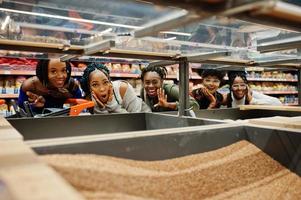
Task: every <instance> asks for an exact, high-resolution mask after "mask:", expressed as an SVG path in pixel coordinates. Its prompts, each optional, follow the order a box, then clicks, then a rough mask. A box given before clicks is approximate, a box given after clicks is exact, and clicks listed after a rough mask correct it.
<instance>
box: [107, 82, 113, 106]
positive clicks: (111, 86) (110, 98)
mask: <svg viewBox="0 0 301 200" xmlns="http://www.w3.org/2000/svg"><path fill="white" fill-rule="evenodd" d="M113 96H114V91H113V85H112V84H110V89H109V99H108V102H111V101H112V99H113Z"/></svg>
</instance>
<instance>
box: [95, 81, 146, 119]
mask: <svg viewBox="0 0 301 200" xmlns="http://www.w3.org/2000/svg"><path fill="white" fill-rule="evenodd" d="M122 82H124V83H127V84H128V87H127V90H126V92H125V94H124V96H123V98H122V97H121V95H120V85H121V83H122ZM112 84H113V91H114V96H113V98H112V101H110V102H108V103H107V104H106V105H105V107H104V108H100V107H99V105H98V104H97V102H96V100H95V99H94V98H93V96H92V101H94V103H95V106H94V113H102V114H104V113H128V112H129V113H134V112H151V110H150V108H149V107H148V106H147V105H146V104H145V103H144V102H143V101H142V99H141V98H139V97H137V95H136V93H135V90H134V88H133V87H132V85H131V84H129V83H128V82H125V81H112Z"/></svg>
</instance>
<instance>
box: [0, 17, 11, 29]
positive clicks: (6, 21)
mask: <svg viewBox="0 0 301 200" xmlns="http://www.w3.org/2000/svg"><path fill="white" fill-rule="evenodd" d="M9 19H10V16H9V15H7V16H6V18H5V20H4V22H3V23H2V25H1V30H2V31H3V30H4V29H5V28H6V26H7V25H8V22H9Z"/></svg>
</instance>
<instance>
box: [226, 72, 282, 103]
mask: <svg viewBox="0 0 301 200" xmlns="http://www.w3.org/2000/svg"><path fill="white" fill-rule="evenodd" d="M228 77H229V86H230V92H229V93H228V94H227V96H226V98H225V99H226V101H225V104H226V105H227V107H228V108H236V107H238V106H239V105H248V104H251V105H276V106H277V105H281V102H280V100H279V99H277V98H275V97H271V96H268V95H265V94H261V93H259V92H256V91H252V90H251V89H250V88H249V86H248V81H247V77H246V73H245V72H240V71H238V72H236V71H232V72H228Z"/></svg>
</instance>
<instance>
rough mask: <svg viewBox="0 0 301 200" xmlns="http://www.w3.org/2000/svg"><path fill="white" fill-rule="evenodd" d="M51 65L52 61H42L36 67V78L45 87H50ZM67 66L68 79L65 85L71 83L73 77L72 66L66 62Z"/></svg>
mask: <svg viewBox="0 0 301 200" xmlns="http://www.w3.org/2000/svg"><path fill="white" fill-rule="evenodd" d="M49 63H50V59H42V60H39V61H38V64H37V67H36V76H37V77H38V79H39V80H40V81H41V83H42V84H43V86H45V87H48V85H49V79H48V66H49ZM65 64H66V70H67V79H66V81H65V84H66V83H68V82H69V80H70V77H71V65H70V63H69V62H65Z"/></svg>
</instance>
